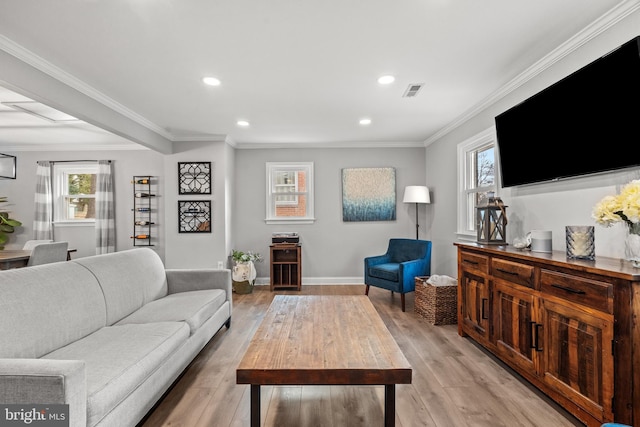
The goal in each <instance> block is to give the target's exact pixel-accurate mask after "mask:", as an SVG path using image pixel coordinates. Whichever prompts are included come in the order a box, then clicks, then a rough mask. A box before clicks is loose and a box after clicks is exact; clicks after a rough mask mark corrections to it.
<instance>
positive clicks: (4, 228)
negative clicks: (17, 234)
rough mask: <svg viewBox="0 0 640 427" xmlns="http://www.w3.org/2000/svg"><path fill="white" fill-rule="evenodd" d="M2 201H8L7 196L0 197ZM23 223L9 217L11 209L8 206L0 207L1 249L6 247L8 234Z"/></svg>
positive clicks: (0, 201)
mask: <svg viewBox="0 0 640 427" xmlns="http://www.w3.org/2000/svg"><path fill="white" fill-rule="evenodd" d="M0 203H7V198H6V197H0ZM21 225H22V223H21V222H20V221H17V220H15V219H11V218H9V211H8V210H7V209H6V208H0V250H1V249H4V244H5V243H7V240H9V236H8V235H7V234H9V233H13V231H14V229H15V227H20V226H21Z"/></svg>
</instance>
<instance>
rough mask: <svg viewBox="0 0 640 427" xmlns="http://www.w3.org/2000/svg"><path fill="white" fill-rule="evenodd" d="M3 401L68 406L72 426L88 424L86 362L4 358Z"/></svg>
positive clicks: (0, 363)
mask: <svg viewBox="0 0 640 427" xmlns="http://www.w3.org/2000/svg"><path fill="white" fill-rule="evenodd" d="M0 402H2V403H5V404H13V403H15V404H20V403H22V404H24V403H31V404H68V405H69V422H70V424H69V425H70V426H74V427H75V426H83V427H84V426H86V424H87V376H86V371H85V363H84V361H82V360H53V359H0Z"/></svg>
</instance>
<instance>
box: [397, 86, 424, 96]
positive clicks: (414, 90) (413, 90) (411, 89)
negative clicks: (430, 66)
mask: <svg viewBox="0 0 640 427" xmlns="http://www.w3.org/2000/svg"><path fill="white" fill-rule="evenodd" d="M422 86H424V83H413V84H410V85H409V86H408V87H407V90H405V91H404V95H402V97H403V98H413V97H414V96H416V95H417V94H418V92H420V89H422Z"/></svg>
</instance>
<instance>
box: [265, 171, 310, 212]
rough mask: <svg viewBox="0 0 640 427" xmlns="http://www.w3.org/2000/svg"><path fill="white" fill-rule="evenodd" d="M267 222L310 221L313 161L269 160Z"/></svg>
mask: <svg viewBox="0 0 640 427" xmlns="http://www.w3.org/2000/svg"><path fill="white" fill-rule="evenodd" d="M266 171H267V191H266V203H267V206H266V212H267V215H266V220H265V221H266V222H267V224H301V223H303V224H310V223H313V222H314V221H315V217H314V212H313V162H299V163H298V162H288V163H275V162H267V165H266Z"/></svg>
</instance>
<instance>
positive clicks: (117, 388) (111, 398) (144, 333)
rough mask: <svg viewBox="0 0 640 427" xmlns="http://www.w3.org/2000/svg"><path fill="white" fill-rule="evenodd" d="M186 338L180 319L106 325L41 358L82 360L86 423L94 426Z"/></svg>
mask: <svg viewBox="0 0 640 427" xmlns="http://www.w3.org/2000/svg"><path fill="white" fill-rule="evenodd" d="M188 337H189V327H188V326H187V325H186V323H183V322H160V323H147V324H136V325H134V324H132V325H121V326H107V327H104V328H102V329H100V330H98V331H97V332H95V333H93V334H91V335H89V336H87V337H85V338H83V339H81V340H79V341H76V342H74V343H72V344H69V345H67V346H65V347H63V348H60V349H58V350H56V351H53V352H51V353H49V354H47V355H46V356H44V357H43V358H45V359H58V360H84V362H85V366H86V372H87V396H88V397H87V424H88V425H95V424H96V423H98V422H99V421H100V420H101V419H102V418H103V417H104V416H105V415H107V414H108V413H109V411H111V410H112V409H113V408H114V407H115V406H117V405H118V404H119V403H120V402H122V401H123V400H125V399H126V398H127V397H128V396H129V394H131V392H133V391H134V390H135V389H136V388H137V387H138V386H139V385H140V384H142V383H143V382H144V381H145V380H146V379H147V378H148V377H149V376H150V375H151V374H152V373H153V372H154V371H156V370H157V369H162V364H163V362H164V361H165V360H166V359H168V358H169V357H170V356H171V355H172V354H173V353H174V352H175V351H176V350H177V349H178V348H179V347H180V346H182V345H183V344H184V343H185V342H186V340H187V338H188Z"/></svg>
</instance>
